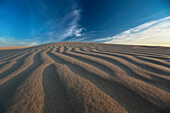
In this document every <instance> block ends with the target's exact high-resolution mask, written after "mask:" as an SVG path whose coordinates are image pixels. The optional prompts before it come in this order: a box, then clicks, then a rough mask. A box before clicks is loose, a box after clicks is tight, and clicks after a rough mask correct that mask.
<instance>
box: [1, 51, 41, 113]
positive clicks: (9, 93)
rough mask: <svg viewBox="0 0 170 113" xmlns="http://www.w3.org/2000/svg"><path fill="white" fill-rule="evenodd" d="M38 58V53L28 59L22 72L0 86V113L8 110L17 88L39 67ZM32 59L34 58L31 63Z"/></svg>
mask: <svg viewBox="0 0 170 113" xmlns="http://www.w3.org/2000/svg"><path fill="white" fill-rule="evenodd" d="M39 56H40V53H37V54H36V55H35V56H32V57H30V59H28V62H30V64H29V63H26V64H27V66H26V69H25V70H24V71H23V72H21V73H20V74H18V75H15V76H14V77H13V78H12V79H9V80H8V81H7V82H5V83H4V84H2V85H1V86H0V91H1V92H0V106H1V108H2V109H1V110H2V111H0V112H2V113H3V112H4V113H5V112H6V111H7V110H8V109H9V107H10V106H12V105H13V101H12V99H14V100H15V98H14V94H15V92H16V89H17V87H18V86H19V85H21V83H22V82H24V81H25V80H26V79H27V78H28V77H29V74H30V73H31V72H32V71H33V70H35V69H36V67H37V66H38V65H40V63H41V62H40V59H39ZM32 58H34V59H33V62H32Z"/></svg>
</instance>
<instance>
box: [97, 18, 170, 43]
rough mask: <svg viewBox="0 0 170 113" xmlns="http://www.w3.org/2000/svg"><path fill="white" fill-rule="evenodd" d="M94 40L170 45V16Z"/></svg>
mask: <svg viewBox="0 0 170 113" xmlns="http://www.w3.org/2000/svg"><path fill="white" fill-rule="evenodd" d="M94 41H96V42H98V41H100V42H105V43H114V44H138V45H156V46H170V16H169V17H165V18H162V19H158V20H153V21H150V22H147V23H144V24H142V25H140V26H137V27H135V28H132V29H129V30H127V31H124V32H122V33H120V34H117V35H115V36H112V37H106V38H101V39H97V40H94Z"/></svg>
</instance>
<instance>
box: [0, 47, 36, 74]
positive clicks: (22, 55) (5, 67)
mask: <svg viewBox="0 0 170 113" xmlns="http://www.w3.org/2000/svg"><path fill="white" fill-rule="evenodd" d="M33 52H34V51H33V50H32V51H30V52H23V53H22V54H21V55H19V56H17V57H15V58H13V59H10V60H9V61H8V60H7V61H5V65H4V64H3V66H2V67H1V68H0V74H2V73H3V72H4V71H6V70H7V69H9V68H10V67H11V66H12V65H14V64H16V62H17V61H18V60H20V59H22V58H23V57H24V56H26V55H28V54H30V53H33Z"/></svg>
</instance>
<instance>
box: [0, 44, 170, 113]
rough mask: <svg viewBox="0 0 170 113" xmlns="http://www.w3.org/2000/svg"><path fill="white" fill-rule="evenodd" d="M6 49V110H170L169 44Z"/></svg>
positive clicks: (0, 63)
mask: <svg viewBox="0 0 170 113" xmlns="http://www.w3.org/2000/svg"><path fill="white" fill-rule="evenodd" d="M0 54H1V55H0V113H170V48H168V47H149V46H131V45H113V44H99V43H98V44H97V43H80V42H57V43H52V44H46V45H41V46H36V47H29V48H23V49H19V50H16V48H15V49H13V50H4V49H2V50H0Z"/></svg>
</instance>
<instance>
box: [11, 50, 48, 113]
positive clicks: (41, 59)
mask: <svg viewBox="0 0 170 113" xmlns="http://www.w3.org/2000/svg"><path fill="white" fill-rule="evenodd" d="M46 51H49V49H47V50H45V51H42V52H40V53H39V54H38V57H37V59H36V60H35V61H36V62H34V67H32V70H31V73H29V74H28V76H29V77H28V78H27V79H26V80H24V81H23V82H22V83H21V84H20V85H19V86H18V88H17V90H16V91H15V95H14V98H13V103H12V105H11V107H10V108H9V110H8V112H10V113H13V112H16V113H25V112H27V111H29V113H42V112H43V103H44V92H43V84H42V80H43V79H42V77H43V72H44V69H45V68H46V67H47V66H48V65H49V64H50V63H49V62H48V61H49V60H48V59H47V58H46V54H45V52H46ZM34 104H35V105H36V106H35V105H34Z"/></svg>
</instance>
